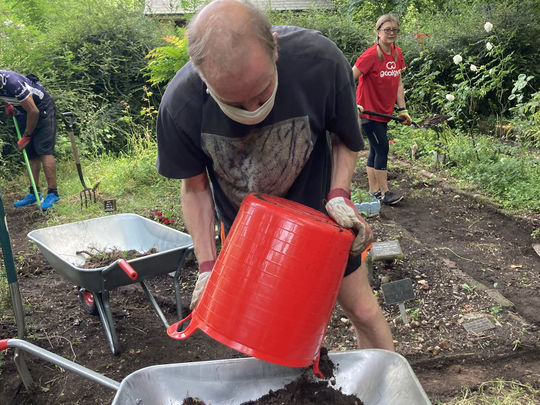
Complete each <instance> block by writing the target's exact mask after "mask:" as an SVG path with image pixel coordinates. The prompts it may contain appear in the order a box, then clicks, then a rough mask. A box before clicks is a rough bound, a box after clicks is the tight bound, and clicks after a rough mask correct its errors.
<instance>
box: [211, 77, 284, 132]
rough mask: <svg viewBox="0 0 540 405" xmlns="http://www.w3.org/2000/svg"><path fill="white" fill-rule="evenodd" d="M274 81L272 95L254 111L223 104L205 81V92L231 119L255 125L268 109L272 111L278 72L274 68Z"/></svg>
mask: <svg viewBox="0 0 540 405" xmlns="http://www.w3.org/2000/svg"><path fill="white" fill-rule="evenodd" d="M203 81H204V82H205V83H206V81H205V80H204V78H203ZM275 81H276V84H275V85H274V91H273V92H272V95H271V96H270V98H269V99H268V100H266V101H265V103H264V104H263V105H261V106H260V107H259V108H257V109H256V110H255V111H247V110H244V109H243V108H238V107H233V106H232V105H229V104H225V103H224V102H222V101H221V100H219V99H218V98H217V97H216V95H215V94H214V92H213V91H212V89H211V88H210V86H209V85H208V83H206V87H207V89H206V92H207V93H208V94H210V96H211V97H212V98H213V99H214V101H215V102H216V103H217V105H218V106H219V108H220V109H221V111H223V113H224V114H225V115H226V116H227V117H229V118H230V119H231V120H233V121H236V122H239V123H240V124H244V125H256V124H258V123H260V122H262V121H263V120H264V119H265V118H266V117H268V114H270V111H272V108H274V102H275V100H276V92H277V88H278V73H277V68H276V73H275Z"/></svg>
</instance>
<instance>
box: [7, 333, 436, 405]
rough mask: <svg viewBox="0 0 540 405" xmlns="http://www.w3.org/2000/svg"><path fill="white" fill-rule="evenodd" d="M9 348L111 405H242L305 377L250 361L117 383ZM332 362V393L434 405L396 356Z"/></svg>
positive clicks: (54, 358)
mask: <svg viewBox="0 0 540 405" xmlns="http://www.w3.org/2000/svg"><path fill="white" fill-rule="evenodd" d="M9 347H12V348H19V349H21V350H24V351H26V352H29V353H31V354H33V355H35V356H37V357H40V358H42V359H44V360H47V361H50V362H52V363H54V364H57V365H59V366H60V367H63V368H66V369H68V370H70V371H73V372H75V373H77V374H79V375H81V376H83V377H85V378H88V379H90V380H92V381H94V382H96V383H99V384H101V385H104V386H106V387H108V388H110V389H112V390H115V391H116V395H115V397H114V400H113V402H112V405H120V404H122V405H124V404H137V405H156V404H170V405H180V404H182V403H185V402H184V401H185V400H186V399H187V398H197V400H198V401H199V402H200V403H205V404H212V405H239V404H242V403H244V402H247V401H255V400H257V399H258V398H260V397H262V396H264V395H265V394H268V393H269V391H270V390H273V391H276V390H279V389H281V388H283V387H284V386H285V385H286V384H288V383H290V382H292V381H294V380H295V379H297V378H298V377H299V376H300V375H301V374H302V372H303V371H304V369H303V368H297V367H286V366H279V365H276V364H272V363H268V362H265V361H262V360H259V359H256V358H253V357H249V358H241V359H226V360H211V361H199V362H192V363H176V364H162V365H156V366H149V367H145V368H143V369H140V370H137V371H135V372H133V373H131V374H130V375H128V376H127V377H126V378H125V379H124V380H122V382H121V383H118V382H116V381H115V380H112V379H110V378H108V377H105V376H103V375H100V374H98V373H97V372H95V371H93V370H90V369H88V368H86V367H83V366H81V365H79V364H77V363H74V362H72V361H70V360H67V359H65V358H64V357H62V356H59V355H56V354H54V353H51V352H49V351H47V350H45V349H42V348H40V347H38V346H35V345H33V344H32V343H29V342H25V341H24V340H19V339H5V340H0V350H4V349H7V348H9ZM328 356H329V358H330V360H331V361H332V363H334V365H336V369H335V372H334V377H333V378H332V381H331V384H332V386H333V388H334V389H336V390H341V391H342V392H343V393H344V394H346V395H349V394H353V395H356V396H357V397H358V398H359V399H360V400H361V401H362V402H363V403H365V404H366V405H389V404H392V405H413V404H414V405H431V402H430V401H429V398H428V397H427V395H426V393H425V392H424V390H423V389H422V386H421V385H420V382H419V381H418V379H417V378H416V376H415V375H414V372H413V370H412V368H411V366H410V365H409V363H408V362H407V360H406V359H405V358H404V357H403V356H401V355H400V354H398V353H395V352H390V351H387V350H382V349H363V350H352V351H344V352H330V353H329V354H328ZM299 395H301V394H299ZM299 399H300V400H301V399H302V398H301V397H300V398H299ZM197 400H196V401H197ZM321 403H322V402H321Z"/></svg>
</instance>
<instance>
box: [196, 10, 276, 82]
mask: <svg viewBox="0 0 540 405" xmlns="http://www.w3.org/2000/svg"><path fill="white" fill-rule="evenodd" d="M187 36H188V47H189V56H190V59H191V61H192V63H193V65H194V67H195V69H197V70H198V71H199V73H201V74H202V75H203V76H204V77H205V78H206V79H208V80H213V79H216V78H219V77H222V76H229V77H234V76H240V75H241V74H242V72H243V71H244V70H245V69H247V68H249V63H250V57H251V55H253V54H254V53H261V52H263V53H265V54H267V55H268V58H270V59H273V58H274V55H275V50H276V44H275V41H274V38H273V36H272V32H271V25H270V23H269V21H268V20H267V18H266V16H265V15H264V14H263V13H262V12H261V11H260V10H258V9H257V8H256V7H255V6H254V5H252V4H251V3H249V2H246V1H241V0H215V1H213V2H212V3H210V4H209V5H207V6H206V7H204V8H203V9H202V10H201V11H200V12H199V13H197V15H196V16H195V17H193V19H192V20H191V21H190V23H189V25H188V30H187Z"/></svg>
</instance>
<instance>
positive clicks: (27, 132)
mask: <svg viewBox="0 0 540 405" xmlns="http://www.w3.org/2000/svg"><path fill="white" fill-rule="evenodd" d="M21 107H22V108H24V110H25V111H26V128H25V129H24V134H22V136H32V133H33V132H34V129H36V125H37V123H38V120H39V109H38V108H37V106H36V104H35V103H34V99H33V97H32V94H30V95H28V97H26V98H25V99H24V100H23V101H21Z"/></svg>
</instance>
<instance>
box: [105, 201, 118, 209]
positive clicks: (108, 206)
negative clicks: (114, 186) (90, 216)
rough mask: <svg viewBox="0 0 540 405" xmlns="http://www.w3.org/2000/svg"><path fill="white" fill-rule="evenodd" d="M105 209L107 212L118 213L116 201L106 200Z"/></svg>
mask: <svg viewBox="0 0 540 405" xmlns="http://www.w3.org/2000/svg"><path fill="white" fill-rule="evenodd" d="M103 208H104V209H105V212H115V211H116V200H105V201H103Z"/></svg>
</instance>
